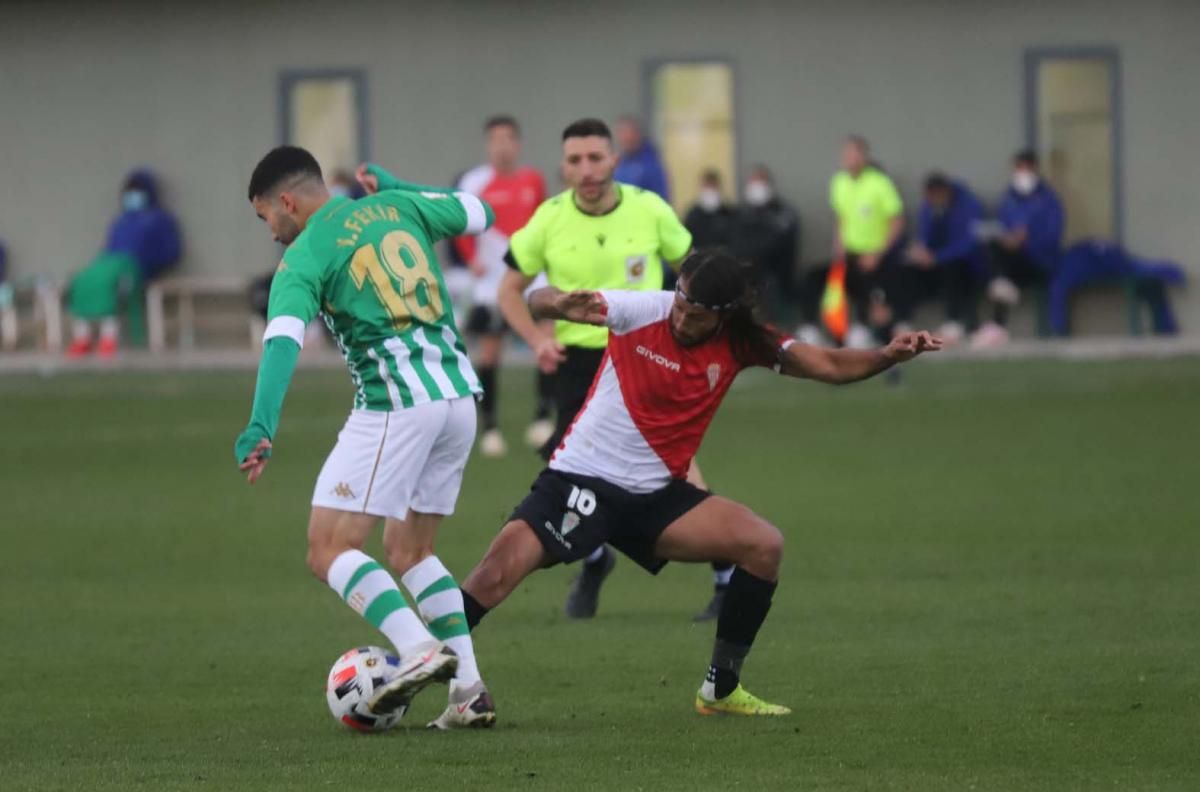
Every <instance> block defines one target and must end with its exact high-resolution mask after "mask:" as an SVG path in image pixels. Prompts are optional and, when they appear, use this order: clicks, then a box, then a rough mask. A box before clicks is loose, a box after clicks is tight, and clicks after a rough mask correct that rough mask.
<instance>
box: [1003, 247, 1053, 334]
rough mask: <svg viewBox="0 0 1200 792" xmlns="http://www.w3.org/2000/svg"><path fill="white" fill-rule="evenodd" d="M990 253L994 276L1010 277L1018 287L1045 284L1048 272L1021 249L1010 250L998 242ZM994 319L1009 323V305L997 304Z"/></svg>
mask: <svg viewBox="0 0 1200 792" xmlns="http://www.w3.org/2000/svg"><path fill="white" fill-rule="evenodd" d="M988 253H990V254H991V255H990V258H991V265H992V276H993V277H1004V278H1008V279H1009V280H1010V281H1012V282H1013V283H1014V284H1016V285H1017V287H1018V288H1021V289H1027V288H1029V287H1030V286H1037V285H1044V284H1045V283H1046V280H1047V274H1048V273H1047V272H1046V270H1044V269H1042V268H1041V267H1040V266H1038V264H1037V262H1035V261H1034V260H1033V259H1031V258H1029V256H1027V255H1025V254H1024V253H1023V252H1021V251H1019V250H1009V249H1008V248H1006V247H1004V246H1003V245H1000V244H998V243H993V244H992V245H991V246H990V247H989V248H988ZM993 311H994V315H993V317H992V318H993V320H994V321H995V322H996V324H998V325H1001V326H1003V325H1006V324H1008V306H1007V305H1000V304H998V303H997V304H996V306H995V307H994V308H993Z"/></svg>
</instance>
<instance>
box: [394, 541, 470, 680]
mask: <svg viewBox="0 0 1200 792" xmlns="http://www.w3.org/2000/svg"><path fill="white" fill-rule="evenodd" d="M400 582H401V583H403V584H404V587H405V588H406V589H408V593H409V594H411V595H412V598H413V601H415V602H416V603H417V610H419V611H420V612H421V618H423V619H424V620H425V623H426V624H427V625H429V632H431V633H433V637H434V638H437V639H438V640H439V641H444V642H445V643H446V645H447V646H449V647H450V648H451V649H453V650H454V652H455V654H457V655H458V672H457V673H456V674H455V675H454V682H455V684H456V685H464V686H465V685H471V684H474V683H475V682H478V681H479V666H478V664H477V663H476V662H475V646H474V645H473V644H472V643H471V630H470V628H469V627H467V616H466V614H465V613H464V612H463V597H462V591H461V590H460V589H459V587H458V584H457V583H455V582H454V578H453V577H451V575H450V572H449V571H447V569H446V567H444V566H443V565H442V562H441V561H439V560H438V558H437V556H429V557H428V558H426V559H425V560H424V561H422V562H421V563H419V564H417V565H416V566H415V567H413V568H412V569H410V570H408V571H407V572H405V573H404V576H403V577H401V578H400Z"/></svg>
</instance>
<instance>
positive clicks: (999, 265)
mask: <svg viewBox="0 0 1200 792" xmlns="http://www.w3.org/2000/svg"><path fill="white" fill-rule="evenodd" d="M997 215H998V220H999V221H1000V225H1001V227H1002V229H1003V231H1002V233H1001V234H1000V236H999V237H998V238H997V239H996V240H995V241H994V242H993V243H992V245H991V251H990V252H991V254H992V256H991V258H992V262H991V263H992V275H993V277H992V282H991V283H990V284H989V285H988V297H989V298H991V300H992V302H993V303H994V305H995V308H994V315H993V320H992V322H990V323H988V324H987V325H985V326H984V327H982V328H980V333H979V336H978V337H977V340H978V341H979V342H980V343H981V345H987V344H990V343H1002V342H1003V341H1004V340H1006V339H1007V337H1008V332H1007V330H1006V329H1005V326H1006V324H1007V322H1008V310H1009V308H1010V307H1011V306H1013V305H1015V304H1016V302H1017V299H1018V297H1019V295H1020V291H1019V290H1020V289H1021V288H1023V287H1028V286H1033V285H1035V284H1045V283H1047V282H1048V281H1049V280H1050V278H1051V276H1052V275H1053V274H1054V268H1055V267H1056V266H1057V265H1058V259H1059V256H1060V255H1061V253H1062V242H1063V227H1064V225H1065V217H1064V215H1063V206H1062V201H1061V200H1060V199H1059V197H1058V193H1056V192H1055V191H1054V188H1053V187H1051V186H1050V185H1049V184H1048V183H1047V182H1046V180H1045V179H1043V178H1042V175H1041V172H1040V170H1039V169H1038V158H1037V155H1036V154H1035V153H1034V152H1032V151H1028V150H1027V151H1021V152H1018V153H1017V155H1016V156H1015V157H1013V172H1012V178H1011V181H1010V183H1009V188H1008V190H1007V192H1005V194H1004V198H1003V200H1002V201H1001V202H1000V209H999V212H998V213H997Z"/></svg>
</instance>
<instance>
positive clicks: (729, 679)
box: [467, 567, 777, 698]
mask: <svg viewBox="0 0 1200 792" xmlns="http://www.w3.org/2000/svg"><path fill="white" fill-rule="evenodd" d="M776 585H777V584H776V583H772V582H771V581H768V580H763V579H762V578H759V577H755V576H754V575H752V574H750V573H749V572H747V571H746V570H744V569H742V568H741V567H735V568H734V570H733V576H732V577H731V578H730V579H729V588H728V589H727V590H726V591H725V602H724V603H722V605H721V615H720V616H718V617H717V640H716V641H715V642H714V643H713V653H712V662H711V664H710V665H709V667H708V676H707V677H706V678H707V679H708V681H709V682H712V683H713V687H714V688H715V689H716V696H717V698H725V697H726V696H728V695H729V694H730V693H732V692H733V691H734V688H736V687H737V686H738V679H739V677H740V676H741V673H742V663H743V662H745V660H746V655H748V654H750V647H751V646H752V645H753V644H754V638H755V636H757V635H758V629H759V628H760V627H762V623H763V621H764V620H765V619H766V618H767V612H768V611H769V610H771V597H772V596H773V595H774V594H775V587H776ZM470 618H471V617H470V616H469V615H468V616H467V621H468V622H469V621H470Z"/></svg>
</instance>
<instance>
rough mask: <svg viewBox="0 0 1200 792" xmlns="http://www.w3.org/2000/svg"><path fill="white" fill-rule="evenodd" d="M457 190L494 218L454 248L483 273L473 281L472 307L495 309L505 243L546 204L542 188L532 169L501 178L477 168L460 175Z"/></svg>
mask: <svg viewBox="0 0 1200 792" xmlns="http://www.w3.org/2000/svg"><path fill="white" fill-rule="evenodd" d="M458 189H460V190H462V191H463V192H468V193H471V194H472V195H476V196H478V197H480V198H482V199H483V200H485V201H487V202H488V204H489V205H490V206H491V207H492V211H493V212H494V213H495V216H496V222H494V223H492V226H491V227H490V228H488V229H487V230H486V231H484V232H483V233H482V234H479V235H478V236H463V237H458V238H457V239H455V240H454V247H455V249H456V251H457V252H458V255H459V256H461V257H462V259H463V260H464V261H468V262H469V261H471V260H472V259H475V260H477V261H479V263H480V264H482V265H483V267H484V269H485V274H484V275H483V277H481V278H479V279H478V280H476V281H475V289H474V295H473V298H472V299H473V300H474V302H475V304H476V305H495V304H496V296H497V294H498V293H499V290H500V281H501V280H503V279H504V273H505V271H506V270H507V269H508V267H507V266H506V265H505V263H504V254H505V253H507V252H508V244H509V243H508V240H509V239H510V238H511V237H512V235H513V234H515V233H516V232H517V231H519V230H521V229H522V228H524V227H525V224H526V223H528V222H529V218H531V217H533V213H534V212H535V211H537V208H538V206H539V205H541V203H542V201H544V200H546V185H545V183H544V182H543V181H542V174H541V173H539V172H538V171H537V170H536V169H534V168H530V167H527V166H525V167H520V168H517V169H516V170H515V171H513V172H512V173H509V174H505V175H501V174H499V173H497V172H496V169H495V168H493V167H492V166H491V165H480V166H479V167H478V168H472V169H471V170H469V171H467V172H466V173H465V174H463V177H462V178H461V179H459V182H458Z"/></svg>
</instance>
